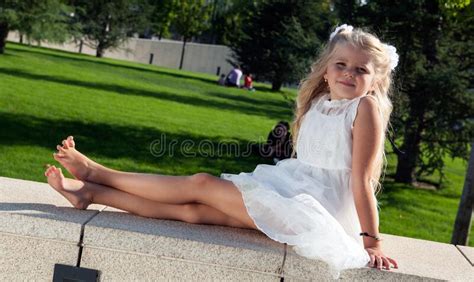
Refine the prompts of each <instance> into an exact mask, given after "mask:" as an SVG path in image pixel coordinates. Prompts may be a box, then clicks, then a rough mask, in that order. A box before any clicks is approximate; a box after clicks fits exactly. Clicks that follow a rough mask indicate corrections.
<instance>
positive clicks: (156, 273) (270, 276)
mask: <svg viewBox="0 0 474 282" xmlns="http://www.w3.org/2000/svg"><path fill="white" fill-rule="evenodd" d="M383 237H384V239H385V241H384V250H385V252H386V253H387V254H390V256H391V257H394V258H396V259H397V261H398V262H399V269H398V270H392V271H385V270H382V271H380V270H376V269H371V268H363V269H354V270H348V271H345V272H343V273H342V275H341V279H343V280H353V279H364V280H365V279H370V280H372V279H376V280H382V279H383V280H386V279H389V280H457V281H474V248H470V247H464V246H454V245H450V244H443V243H437V242H431V241H425V240H417V239H411V238H406V237H399V236H393V235H388V234H384V235H383ZM55 264H65V265H70V266H80V267H82V268H91V269H95V270H99V272H100V280H120V281H125V280H144V279H146V280H159V279H173V280H219V281H220V280H239V281H241V280H258V281H261V280H271V281H279V280H281V279H282V278H283V279H288V280H330V279H331V276H330V274H329V273H328V270H327V267H326V264H325V263H323V262H321V261H315V260H309V259H306V258H303V257H300V256H298V255H296V254H295V253H294V252H293V251H292V250H291V248H289V247H287V246H286V245H284V244H280V243H277V242H274V241H272V240H270V239H268V238H267V237H265V236H264V235H262V234H261V233H259V232H257V231H252V230H244V229H238V228H227V227H219V226H207V225H192V224H186V223H182V222H176V221H167V220H156V219H149V218H143V217H138V216H133V215H130V214H128V213H125V212H123V211H120V210H116V209H113V208H110V207H106V206H101V205H91V206H90V207H89V209H88V210H86V211H81V210H76V209H73V208H71V206H70V204H69V203H68V202H67V201H66V200H65V199H64V198H63V197H62V196H61V195H59V193H57V192H56V191H54V190H53V189H52V188H50V187H49V186H48V185H47V184H45V183H38V182H32V181H24V180H18V179H11V178H4V177H0V280H1V281H12V280H44V281H51V279H52V277H53V273H54V265H55Z"/></svg>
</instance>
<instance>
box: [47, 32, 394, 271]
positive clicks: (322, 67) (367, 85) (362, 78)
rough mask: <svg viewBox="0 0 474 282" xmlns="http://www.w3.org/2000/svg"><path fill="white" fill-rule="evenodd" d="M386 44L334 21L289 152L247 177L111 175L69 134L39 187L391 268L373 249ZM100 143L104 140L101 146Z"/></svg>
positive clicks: (385, 113)
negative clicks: (45, 181) (289, 156)
mask: <svg viewBox="0 0 474 282" xmlns="http://www.w3.org/2000/svg"><path fill="white" fill-rule="evenodd" d="M397 61H398V56H397V55H396V52H395V48H394V47H392V46H389V45H386V44H384V43H381V42H380V40H379V39H377V38H376V37H375V36H374V35H371V34H369V33H366V32H364V31H362V30H360V29H353V28H352V27H351V26H347V25H343V26H340V27H338V28H336V30H335V31H334V32H333V33H332V34H331V36H330V40H329V42H328V44H327V46H326V48H325V49H324V51H323V52H322V53H321V55H320V57H319V59H318V60H317V61H316V62H315V63H314V64H313V66H312V71H311V73H310V74H309V75H308V77H307V78H306V79H305V80H304V81H303V82H302V84H301V87H300V90H299V94H298V99H297V106H296V116H295V120H294V123H293V133H294V134H293V136H294V137H293V138H294V144H296V151H297V153H298V157H297V158H292V159H286V160H283V161H280V162H279V163H277V164H276V165H275V166H271V165H258V166H257V167H256V169H255V171H253V172H252V173H241V174H239V175H231V174H222V175H221V178H218V177H214V176H211V175H209V174H205V173H198V174H195V175H192V176H164V175H153V174H140V173H130V172H120V171H116V170H113V169H110V168H107V167H105V166H102V165H100V164H98V163H96V162H94V161H92V160H91V159H89V158H87V157H86V156H85V155H83V154H81V153H80V152H79V151H77V150H76V146H75V143H74V139H73V137H71V136H70V137H68V138H67V139H66V140H63V142H62V146H60V145H58V146H57V150H58V152H57V153H55V154H54V158H55V159H56V160H57V161H58V162H59V163H61V165H63V166H64V167H65V168H66V169H67V170H68V171H69V172H70V173H71V174H72V175H73V176H74V177H75V178H76V179H67V178H65V177H64V176H63V174H62V173H61V169H60V168H56V167H54V166H50V167H49V168H48V169H47V170H46V172H45V175H46V176H47V178H48V183H49V184H50V185H51V186H52V187H53V188H54V189H56V190H57V191H58V192H59V193H61V194H62V195H63V196H64V197H66V198H67V199H68V200H69V201H70V202H71V204H72V205H73V206H74V207H75V208H78V209H86V208H87V207H88V206H89V205H90V204H91V203H97V204H103V205H107V206H112V207H116V208H119V209H122V210H126V211H129V212H131V213H134V214H137V215H140V216H144V217H153V218H159V219H172V220H180V221H185V222H189V223H198V224H217V225H225V226H232V227H240V228H251V229H257V230H260V231H262V232H263V233H265V234H266V235H267V236H268V237H270V238H271V239H273V240H276V241H279V242H282V243H287V244H289V245H291V246H293V247H294V249H295V251H296V252H297V253H298V254H300V255H302V256H305V257H308V258H313V259H320V260H323V261H326V262H327V263H328V264H329V266H330V267H331V269H332V270H334V271H335V273H336V275H338V273H339V271H340V270H343V269H348V268H358V267H364V266H366V265H367V263H369V265H370V266H371V267H377V268H379V269H382V268H385V269H387V270H389V269H390V267H391V265H393V266H394V267H397V263H396V261H395V260H393V259H391V258H389V257H387V256H386V255H385V254H384V253H383V252H382V247H381V239H380V237H379V230H378V226H379V222H378V212H377V201H376V198H375V195H374V194H375V192H376V191H375V190H376V188H377V187H378V185H377V184H378V179H379V177H380V174H381V171H382V166H383V158H384V151H383V150H384V146H383V144H384V135H385V131H386V129H387V124H388V120H389V115H390V113H391V103H390V100H389V98H388V93H389V88H390V84H391V77H392V71H393V69H394V68H395V66H396V65H397ZM104 145H106V144H104Z"/></svg>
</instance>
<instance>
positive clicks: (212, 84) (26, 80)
mask: <svg viewBox="0 0 474 282" xmlns="http://www.w3.org/2000/svg"><path fill="white" fill-rule="evenodd" d="M216 80H217V76H212V75H206V74H197V73H190V72H185V71H177V70H170V69H165V68H159V67H156V66H149V65H143V64H136V63H130V62H124V61H117V60H111V59H97V58H94V57H90V56H86V55H78V54H73V53H67V52H60V51H53V50H48V49H43V48H32V47H26V46H21V45H17V44H12V43H8V45H7V49H6V54H5V55H3V56H0V128H1V131H0V156H1V159H0V175H1V176H6V177H13V178H20V179H28V180H35V181H42V182H44V181H45V178H44V177H43V171H44V167H43V166H44V164H47V163H50V164H53V163H55V161H54V160H53V159H52V153H53V152H54V151H55V146H56V145H57V144H59V142H60V141H61V140H62V138H64V137H66V136H67V135H74V136H75V140H76V142H77V143H78V148H79V149H80V150H81V151H83V152H84V153H86V154H88V155H89V156H90V157H92V158H93V159H95V160H97V161H99V162H101V163H103V164H105V165H107V166H110V167H113V168H116V169H120V170H126V171H139V172H149V173H163V174H178V175H183V174H192V173H195V172H199V171H203V172H208V173H211V174H214V175H219V174H220V173H221V172H228V173H238V172H240V171H252V170H253V169H254V167H255V166H256V165H257V164H259V163H268V162H269V161H268V160H264V159H261V158H259V157H256V156H250V157H249V156H242V155H240V156H236V154H235V151H236V150H238V151H240V152H241V153H243V152H245V151H246V150H247V146H248V144H249V143H256V142H263V141H264V140H265V139H266V136H267V134H268V131H269V130H271V128H272V127H273V126H274V125H275V124H276V123H277V122H278V121H279V120H288V121H289V120H291V118H292V105H291V102H288V101H287V100H286V99H285V97H284V96H289V97H294V96H295V94H296V93H295V91H294V90H288V89H286V90H285V95H282V94H280V93H272V92H271V91H270V90H269V88H270V87H269V86H268V85H263V84H257V87H258V90H257V91H256V92H248V91H244V90H239V89H230V88H224V87H220V86H217V85H216ZM172 140H176V141H177V144H178V145H179V144H183V143H187V144H189V145H187V146H188V148H184V147H179V146H178V145H174V148H173V149H170V148H171V147H172V146H173V142H171V141H172ZM176 141H175V142H176ZM193 144H194V145H193ZM222 144H224V145H222ZM226 146H227V147H226ZM163 148H165V149H164V150H163ZM189 148H190V149H189ZM226 148H233V149H232V150H231V149H227V150H226ZM197 150H199V151H200V152H207V153H208V156H205V155H203V154H196V155H194V156H192V154H193V153H196V152H197ZM162 152H164V154H162ZM389 161H390V162H389V168H388V176H387V177H386V178H385V182H384V189H383V192H382V193H381V194H380V195H379V200H380V207H381V211H380V212H381V213H380V222H381V224H380V225H381V226H380V229H381V231H382V232H384V233H390V234H396V235H402V236H409V237H415V238H422V239H427V240H434V241H440V242H449V241H450V238H451V232H452V228H453V223H454V218H455V215H456V211H457V208H458V203H459V197H460V194H461V190H462V186H463V181H464V174H465V169H466V164H465V163H464V162H462V161H461V160H448V167H447V170H446V175H447V179H448V181H447V182H446V183H445V184H444V186H443V187H442V188H441V189H440V190H438V191H425V190H419V189H414V188H412V187H409V186H406V185H400V184H396V183H394V182H393V181H392V180H391V178H390V173H392V172H393V168H394V165H395V160H394V159H393V158H391V157H390V156H389ZM470 245H471V246H474V240H473V239H472V238H471V240H470Z"/></svg>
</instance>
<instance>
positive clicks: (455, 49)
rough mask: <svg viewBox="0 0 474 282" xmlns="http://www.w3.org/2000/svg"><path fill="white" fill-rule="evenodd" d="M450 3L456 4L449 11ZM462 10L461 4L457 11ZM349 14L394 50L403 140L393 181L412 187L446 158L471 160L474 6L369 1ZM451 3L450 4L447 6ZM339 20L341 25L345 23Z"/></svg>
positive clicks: (396, 108) (438, 168) (396, 107)
mask: <svg viewBox="0 0 474 282" xmlns="http://www.w3.org/2000/svg"><path fill="white" fill-rule="evenodd" d="M453 3H454V4H453ZM462 3H464V5H462ZM352 4H353V5H354V6H352V7H347V6H346V7H344V6H338V7H337V9H336V10H338V11H339V12H340V14H342V15H346V17H348V16H347V15H348V14H349V15H350V13H347V12H346V13H344V12H342V13H341V10H342V11H344V10H345V9H351V8H352V9H353V11H355V14H353V20H355V21H356V22H359V23H365V25H368V26H370V27H371V28H372V30H375V31H377V32H379V33H380V34H383V35H385V38H383V39H384V40H385V41H388V42H390V43H392V44H394V45H395V46H396V47H397V49H398V52H399V54H400V64H399V66H398V67H397V70H396V78H397V79H396V82H397V83H396V85H398V86H399V87H398V89H397V91H396V92H395V95H394V99H393V102H394V115H393V118H392V125H393V127H394V129H395V131H396V132H397V135H400V136H401V138H399V139H398V143H401V144H400V149H401V150H400V151H397V150H394V152H395V153H396V154H397V157H398V162H397V170H396V174H395V180H396V181H399V182H405V183H412V182H414V181H416V179H417V178H419V177H421V176H422V175H424V174H432V173H433V172H434V171H438V172H439V173H440V175H441V177H440V182H442V180H443V168H444V157H446V156H451V157H453V158H454V157H461V158H464V159H466V158H467V156H468V148H469V143H470V141H471V140H472V137H473V136H474V128H473V122H472V119H473V117H474V97H473V95H472V92H469V89H473V87H474V81H473V78H472V71H473V67H474V66H473V62H474V60H473V59H474V56H473V47H474V46H473V43H474V42H473V37H472V29H473V28H474V22H473V16H472V15H473V7H472V3H471V4H469V1H439V2H438V1H430V0H426V1H415V0H413V1H389V2H387V1H381V0H373V1H367V4H366V5H361V4H357V3H352ZM451 4H453V5H451ZM342 20H343V21H344V20H346V19H344V18H343V19H342Z"/></svg>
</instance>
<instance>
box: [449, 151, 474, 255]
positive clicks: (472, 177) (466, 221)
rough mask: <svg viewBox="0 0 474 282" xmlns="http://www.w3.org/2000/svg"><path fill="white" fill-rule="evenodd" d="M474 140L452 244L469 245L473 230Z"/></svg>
mask: <svg viewBox="0 0 474 282" xmlns="http://www.w3.org/2000/svg"><path fill="white" fill-rule="evenodd" d="M473 186H474V142H472V143H471V157H470V158H469V165H468V167H467V172H466V178H465V180H464V189H463V191H462V195H461V201H460V202H459V208H458V214H457V216H456V221H455V222H454V230H453V236H452V237H451V244H454V245H463V246H467V243H468V242H469V231H470V230H471V218H472V211H473V207H474V187H473Z"/></svg>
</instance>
